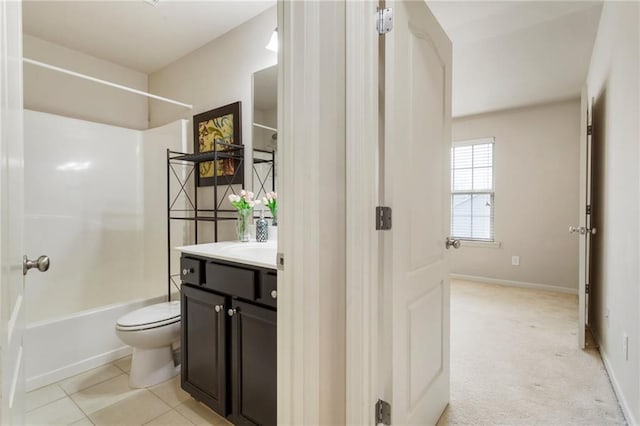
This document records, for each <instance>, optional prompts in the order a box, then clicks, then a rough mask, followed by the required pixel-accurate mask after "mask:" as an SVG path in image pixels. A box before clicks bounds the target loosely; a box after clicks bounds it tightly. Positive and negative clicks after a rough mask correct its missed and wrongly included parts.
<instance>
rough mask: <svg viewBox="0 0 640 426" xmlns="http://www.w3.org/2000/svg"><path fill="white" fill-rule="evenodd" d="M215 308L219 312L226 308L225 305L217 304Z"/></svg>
mask: <svg viewBox="0 0 640 426" xmlns="http://www.w3.org/2000/svg"><path fill="white" fill-rule="evenodd" d="M213 309H215V310H216V312H217V313H220V312H222V310H223V309H224V305H216V306H215V308H213Z"/></svg>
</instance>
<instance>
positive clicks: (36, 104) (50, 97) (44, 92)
mask: <svg viewBox="0 0 640 426" xmlns="http://www.w3.org/2000/svg"><path fill="white" fill-rule="evenodd" d="M23 41H24V56H25V57H26V58H30V59H35V60H37V61H41V62H45V63H48V64H51V65H55V66H58V67H62V68H67V69H70V70H72V71H77V72H80V73H83V74H88V75H90V76H92V77H97V78H101V79H104V80H109V81H112V82H114V83H118V84H123V85H125V86H129V87H133V88H135V89H139V90H143V91H146V90H147V75H146V74H144V73H141V72H138V71H134V70H132V69H129V68H125V67H123V66H120V65H116V64H114V63H112V62H108V61H105V60H102V59H98V58H96V57H93V56H90V55H87V54H84V53H81V52H78V51H76V50H72V49H68V48H66V47H63V46H60V45H57V44H54V43H51V42H48V41H45V40H42V39H39V38H36V37H33V36H30V35H27V34H25V35H24V37H23ZM24 105H25V108H27V109H31V110H34V111H42V112H49V113H52V114H58V115H62V116H65V117H72V118H80V119H83V120H89V121H95V122H98V123H104V124H112V125H116V126H121V127H127V128H131V129H146V128H147V127H148V114H149V107H148V105H149V103H148V101H147V98H145V97H143V96H140V95H134V94H131V93H127V92H123V91H121V90H118V89H114V88H112V87H107V86H104V85H101V84H97V83H93V82H90V81H86V80H82V79H79V78H77V77H71V76H68V75H64V74H61V73H58V72H55V71H51V70H47V69H44V68H40V67H36V66H34V65H30V64H25V65H24ZM173 108H176V109H179V108H178V107H175V106H174V107H173Z"/></svg>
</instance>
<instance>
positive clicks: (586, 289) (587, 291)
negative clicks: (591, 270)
mask: <svg viewBox="0 0 640 426" xmlns="http://www.w3.org/2000/svg"><path fill="white" fill-rule="evenodd" d="M584 292H585V293H587V294H589V293H590V292H591V284H589V283H586V284H585V286H584Z"/></svg>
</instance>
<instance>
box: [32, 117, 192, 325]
mask: <svg viewBox="0 0 640 426" xmlns="http://www.w3.org/2000/svg"><path fill="white" fill-rule="evenodd" d="M24 121H25V200H26V201H25V216H26V217H25V228H26V229H25V249H26V251H27V253H28V255H29V256H30V257H37V256H38V255H40V254H47V255H48V256H49V257H50V258H51V268H50V270H49V271H48V272H47V273H44V274H40V273H31V274H29V277H28V279H27V285H26V301H27V323H28V324H32V325H33V324H34V323H38V322H47V321H51V320H53V319H56V318H61V317H68V316H69V315H73V314H75V313H78V312H81V311H85V310H89V309H94V308H97V307H102V306H106V305H111V304H117V303H123V302H130V301H133V300H137V299H149V298H152V297H155V296H159V295H163V294H166V162H165V150H166V148H171V149H175V150H182V149H184V148H185V147H186V139H185V135H186V121H185V120H180V121H177V122H174V123H171V124H168V125H166V126H164V127H162V128H158V129H152V130H148V131H138V130H130V129H124V128H119V127H114V126H108V125H104V124H98V123H92V122H87V121H83V120H76V119H71V118H66V117H61V116H56V115H52V114H46V113H40V112H34V111H25V117H24Z"/></svg>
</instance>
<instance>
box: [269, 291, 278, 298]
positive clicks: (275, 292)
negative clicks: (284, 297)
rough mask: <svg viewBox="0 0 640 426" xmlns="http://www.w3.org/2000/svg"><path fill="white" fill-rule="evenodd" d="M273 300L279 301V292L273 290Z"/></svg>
mask: <svg viewBox="0 0 640 426" xmlns="http://www.w3.org/2000/svg"><path fill="white" fill-rule="evenodd" d="M271 298H272V299H277V298H278V292H277V291H275V290H271Z"/></svg>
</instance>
